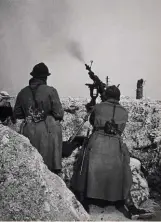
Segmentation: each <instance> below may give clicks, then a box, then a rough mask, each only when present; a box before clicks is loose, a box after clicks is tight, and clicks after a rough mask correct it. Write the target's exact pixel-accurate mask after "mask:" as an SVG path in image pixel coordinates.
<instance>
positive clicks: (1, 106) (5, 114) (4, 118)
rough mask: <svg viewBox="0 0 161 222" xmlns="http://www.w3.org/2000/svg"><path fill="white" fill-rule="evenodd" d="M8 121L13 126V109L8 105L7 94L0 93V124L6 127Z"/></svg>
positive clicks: (8, 98)
mask: <svg viewBox="0 0 161 222" xmlns="http://www.w3.org/2000/svg"><path fill="white" fill-rule="evenodd" d="M10 120H11V121H12V123H13V124H14V123H15V122H16V121H15V118H14V116H13V109H12V106H11V103H10V96H9V94H8V93H7V92H5V91H1V92H0V122H1V123H2V124H3V125H6V126H7V125H8V124H9V122H10Z"/></svg>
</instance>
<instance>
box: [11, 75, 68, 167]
mask: <svg viewBox="0 0 161 222" xmlns="http://www.w3.org/2000/svg"><path fill="white" fill-rule="evenodd" d="M31 89H32V90H33V92H34V93H35V99H36V101H37V105H38V106H39V107H41V109H42V110H43V111H44V113H45V115H46V119H45V120H44V121H40V122H38V123H35V122H27V123H25V124H24V127H23V129H22V134H23V135H24V136H26V137H28V138H29V140H30V142H31V144H32V145H33V146H34V147H35V148H37V150H38V151H39V153H40V154H41V155H42V157H43V160H44V163H45V164H46V165H47V166H48V168H49V169H50V170H51V171H53V170H59V169H61V168H62V165H61V158H62V129H61V125H60V120H62V119H63V115H64V111H63V109H62V105H61V103H60V100H59V96H58V93H57V90H56V89H55V88H53V87H50V86H47V85H46V84H45V83H44V82H43V81H41V80H34V79H33V81H30V86H27V87H25V88H24V89H22V90H21V91H20V93H19V94H18V96H17V99H16V103H15V107H14V115H15V117H16V118H17V119H25V118H26V117H28V116H30V110H29V108H30V107H31V106H35V101H34V99H33V94H32V91H31Z"/></svg>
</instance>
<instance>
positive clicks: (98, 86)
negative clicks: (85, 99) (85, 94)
mask: <svg viewBox="0 0 161 222" xmlns="http://www.w3.org/2000/svg"><path fill="white" fill-rule="evenodd" d="M92 63H93V61H91V65H90V66H89V65H87V64H85V67H86V70H88V75H89V77H90V78H91V79H92V80H93V84H89V83H86V84H85V85H86V86H88V87H89V90H90V97H91V101H90V102H89V103H88V104H86V109H87V110H88V111H89V110H90V109H91V107H93V106H94V105H95V104H96V99H97V97H98V95H100V98H101V100H102V101H105V89H106V84H105V83H103V82H102V81H101V80H100V79H99V78H98V76H97V75H95V74H94V72H93V71H92V70H91V67H92Z"/></svg>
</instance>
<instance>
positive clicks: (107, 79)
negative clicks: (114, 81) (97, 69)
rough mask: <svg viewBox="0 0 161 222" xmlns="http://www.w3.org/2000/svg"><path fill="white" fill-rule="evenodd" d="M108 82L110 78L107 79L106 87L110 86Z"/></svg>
mask: <svg viewBox="0 0 161 222" xmlns="http://www.w3.org/2000/svg"><path fill="white" fill-rule="evenodd" d="M108 81H109V78H108V76H107V77H106V87H107V86H108V85H109V84H108Z"/></svg>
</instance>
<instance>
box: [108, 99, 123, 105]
mask: <svg viewBox="0 0 161 222" xmlns="http://www.w3.org/2000/svg"><path fill="white" fill-rule="evenodd" d="M105 102H109V103H115V104H120V103H119V101H118V100H116V99H107V100H106V101H105Z"/></svg>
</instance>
